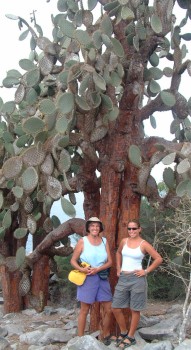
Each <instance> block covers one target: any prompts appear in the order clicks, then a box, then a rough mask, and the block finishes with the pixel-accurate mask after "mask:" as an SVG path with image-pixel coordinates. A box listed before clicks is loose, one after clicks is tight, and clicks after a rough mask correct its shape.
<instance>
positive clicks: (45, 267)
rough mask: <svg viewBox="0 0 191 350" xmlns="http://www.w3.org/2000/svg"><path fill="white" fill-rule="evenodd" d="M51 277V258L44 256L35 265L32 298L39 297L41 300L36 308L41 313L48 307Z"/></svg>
mask: <svg viewBox="0 0 191 350" xmlns="http://www.w3.org/2000/svg"><path fill="white" fill-rule="evenodd" d="M49 276H50V267H49V257H48V256H47V255H43V256H42V257H41V258H40V259H39V260H38V261H37V262H36V263H35V264H34V267H33V275H32V286H31V293H32V296H33V297H34V296H35V297H37V299H38V300H39V302H38V303H37V306H36V309H37V310H38V311H39V312H41V311H42V310H43V309H44V306H46V305H47V302H48V293H49V291H48V288H49Z"/></svg>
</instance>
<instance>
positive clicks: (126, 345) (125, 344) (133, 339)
mask: <svg viewBox="0 0 191 350" xmlns="http://www.w3.org/2000/svg"><path fill="white" fill-rule="evenodd" d="M125 339H128V340H129V343H127V342H126V341H125ZM125 339H123V340H122V342H121V343H120V344H122V345H123V347H122V346H120V347H119V348H120V349H122V350H123V349H126V348H129V347H130V346H132V345H135V344H136V340H135V338H131V337H129V336H128V335H126V337H125Z"/></svg>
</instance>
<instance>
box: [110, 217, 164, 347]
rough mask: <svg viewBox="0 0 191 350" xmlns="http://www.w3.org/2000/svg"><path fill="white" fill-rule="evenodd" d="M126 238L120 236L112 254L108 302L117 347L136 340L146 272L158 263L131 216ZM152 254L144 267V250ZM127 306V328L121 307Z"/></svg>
mask: <svg viewBox="0 0 191 350" xmlns="http://www.w3.org/2000/svg"><path fill="white" fill-rule="evenodd" d="M127 230H128V238H124V239H122V241H121V243H120V245H119V248H118V250H117V254H116V264H117V276H118V277H119V280H118V283H117V285H116V287H115V292H114V296H113V302H112V311H113V313H114V316H115V318H116V321H117V323H118V325H119V328H120V331H121V334H120V336H119V337H118V338H116V337H114V336H112V337H111V338H110V339H111V340H112V341H116V346H117V347H119V349H126V348H128V347H130V346H131V345H134V344H136V340H135V337H134V334H135V331H136V329H137V326H138V323H139V320H140V311H141V310H143V309H145V307H146V301H147V281H146V275H147V274H148V273H149V272H151V271H153V270H155V269H156V268H157V267H158V266H159V265H160V264H161V263H162V257H161V256H160V254H159V253H158V252H157V251H156V250H155V249H154V248H153V247H152V245H151V244H150V243H148V242H147V241H145V240H143V239H142V238H141V237H140V233H141V227H140V224H139V222H138V221H137V220H131V221H129V222H128V224H127ZM146 253H147V254H149V255H150V256H151V257H152V260H153V261H152V264H151V265H150V266H148V268H147V269H146V270H144V269H143V267H142V260H143V258H144V256H145V254H146ZM125 308H130V310H131V321H130V325H129V329H128V331H127V325H126V321H125V317H124V314H123V309H125Z"/></svg>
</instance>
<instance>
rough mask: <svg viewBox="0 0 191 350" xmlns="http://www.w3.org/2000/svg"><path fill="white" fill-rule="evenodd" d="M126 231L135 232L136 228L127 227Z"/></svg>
mask: <svg viewBox="0 0 191 350" xmlns="http://www.w3.org/2000/svg"><path fill="white" fill-rule="evenodd" d="M127 229H128V231H131V230H133V231H135V230H138V227H127Z"/></svg>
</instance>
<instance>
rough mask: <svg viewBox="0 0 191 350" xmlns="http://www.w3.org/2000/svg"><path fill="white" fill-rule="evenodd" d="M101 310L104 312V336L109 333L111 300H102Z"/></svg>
mask: <svg viewBox="0 0 191 350" xmlns="http://www.w3.org/2000/svg"><path fill="white" fill-rule="evenodd" d="M102 305H103V312H104V320H103V336H104V338H105V337H107V336H109V335H110V332H111V330H110V326H111V315H112V312H111V301H103V302H102Z"/></svg>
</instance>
